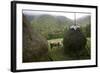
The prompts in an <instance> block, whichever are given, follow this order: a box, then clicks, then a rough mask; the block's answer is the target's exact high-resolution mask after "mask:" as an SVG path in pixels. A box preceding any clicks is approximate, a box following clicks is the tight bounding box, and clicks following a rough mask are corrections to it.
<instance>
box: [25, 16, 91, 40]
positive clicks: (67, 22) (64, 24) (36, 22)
mask: <svg viewBox="0 0 100 73" xmlns="http://www.w3.org/2000/svg"><path fill="white" fill-rule="evenodd" d="M26 17H27V19H28V20H29V21H30V23H31V24H32V26H33V27H34V30H36V31H38V32H39V33H40V34H41V35H43V36H45V37H46V38H47V39H49V38H50V37H48V35H49V36H54V37H55V35H56V37H61V36H59V35H62V36H63V33H64V31H65V29H68V28H69V26H71V25H73V24H74V21H73V20H71V19H69V18H68V17H65V16H56V15H55V16H54V15H49V14H40V15H26ZM76 21H77V23H78V24H79V25H80V26H82V27H83V26H86V25H87V24H90V16H85V17H82V18H79V19H77V20H76Z"/></svg>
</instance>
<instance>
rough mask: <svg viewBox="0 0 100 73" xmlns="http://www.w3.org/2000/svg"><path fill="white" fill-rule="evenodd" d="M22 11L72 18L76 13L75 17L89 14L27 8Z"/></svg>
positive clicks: (31, 13) (29, 13) (28, 13)
mask: <svg viewBox="0 0 100 73" xmlns="http://www.w3.org/2000/svg"><path fill="white" fill-rule="evenodd" d="M23 13H24V14H27V15H41V14H50V15H54V16H65V17H67V18H69V19H72V20H74V19H75V15H76V19H78V18H81V17H85V16H88V15H90V14H89V13H69V12H46V11H28V10H24V11H23Z"/></svg>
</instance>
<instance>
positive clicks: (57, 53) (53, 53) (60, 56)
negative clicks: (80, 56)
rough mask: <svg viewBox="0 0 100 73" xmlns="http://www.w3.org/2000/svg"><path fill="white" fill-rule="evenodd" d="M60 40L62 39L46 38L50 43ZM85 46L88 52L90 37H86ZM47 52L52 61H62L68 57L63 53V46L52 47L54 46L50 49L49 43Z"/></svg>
mask: <svg viewBox="0 0 100 73" xmlns="http://www.w3.org/2000/svg"><path fill="white" fill-rule="evenodd" d="M62 40H63V39H62V38H58V39H52V40H48V43H50V42H60V41H62ZM48 45H49V44H48ZM86 48H87V50H88V53H90V38H87V45H86ZM49 53H50V54H49V55H50V57H51V58H52V59H53V60H54V61H63V60H67V59H68V57H67V56H65V55H64V53H63V47H60V48H57V47H54V48H52V49H51V48H50V45H49Z"/></svg>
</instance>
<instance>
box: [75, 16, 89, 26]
mask: <svg viewBox="0 0 100 73" xmlns="http://www.w3.org/2000/svg"><path fill="white" fill-rule="evenodd" d="M77 23H78V24H79V25H80V26H86V25H89V24H91V16H85V17H82V18H79V19H77Z"/></svg>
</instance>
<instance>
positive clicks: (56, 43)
mask: <svg viewBox="0 0 100 73" xmlns="http://www.w3.org/2000/svg"><path fill="white" fill-rule="evenodd" d="M53 47H58V48H59V47H60V43H59V42H52V43H50V48H51V49H52V48H53Z"/></svg>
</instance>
